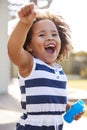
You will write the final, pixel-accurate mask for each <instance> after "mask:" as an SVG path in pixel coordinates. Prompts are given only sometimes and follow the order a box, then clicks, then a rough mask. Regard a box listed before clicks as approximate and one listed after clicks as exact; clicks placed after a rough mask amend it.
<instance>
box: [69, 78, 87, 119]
mask: <svg viewBox="0 0 87 130" xmlns="http://www.w3.org/2000/svg"><path fill="white" fill-rule="evenodd" d="M67 85H68V87H71V88H76V89H82V90H87V79H78V80H77V79H72V80H71V79H70V80H68V84H67ZM83 116H85V117H87V104H86V107H85V113H84V115H83Z"/></svg>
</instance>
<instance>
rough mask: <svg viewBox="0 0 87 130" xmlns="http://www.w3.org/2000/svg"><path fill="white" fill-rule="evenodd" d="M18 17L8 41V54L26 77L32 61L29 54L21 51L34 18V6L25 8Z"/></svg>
mask: <svg viewBox="0 0 87 130" xmlns="http://www.w3.org/2000/svg"><path fill="white" fill-rule="evenodd" d="M18 15H19V18H20V20H19V22H18V24H17V25H16V27H15V29H14V30H13V32H12V34H11V36H10V38H9V40H8V54H9V57H10V59H11V60H12V62H13V63H14V64H16V65H17V66H18V67H19V71H20V73H21V75H22V76H26V75H28V73H29V72H30V71H31V68H32V64H33V60H32V56H31V54H29V52H27V51H26V50H24V49H23V45H24V42H25V39H26V36H27V33H28V31H29V28H30V27H31V25H32V23H33V20H34V18H35V17H36V14H35V11H34V5H33V4H30V5H27V6H25V7H24V8H22V9H21V10H20V11H19V12H18Z"/></svg>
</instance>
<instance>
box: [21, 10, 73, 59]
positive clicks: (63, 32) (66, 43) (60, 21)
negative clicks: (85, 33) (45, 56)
mask: <svg viewBox="0 0 87 130" xmlns="http://www.w3.org/2000/svg"><path fill="white" fill-rule="evenodd" d="M43 19H49V20H51V21H52V22H53V23H54V24H55V25H56V28H57V30H58V32H59V36H60V40H61V50H60V52H59V55H58V56H57V59H56V60H57V61H62V60H64V59H66V58H68V56H69V52H70V51H71V50H72V48H73V47H72V44H71V29H70V27H69V25H68V24H66V22H65V21H64V18H63V17H62V16H61V15H59V14H58V13H57V14H56V15H55V14H53V13H50V12H49V11H46V12H45V13H39V14H38V15H37V17H36V19H35V20H34V22H33V24H32V26H31V28H30V29H29V32H28V34H27V37H26V40H25V43H24V46H23V48H24V49H25V50H27V45H28V44H29V42H30V41H31V39H32V28H33V25H34V24H35V23H36V22H38V21H40V20H43Z"/></svg>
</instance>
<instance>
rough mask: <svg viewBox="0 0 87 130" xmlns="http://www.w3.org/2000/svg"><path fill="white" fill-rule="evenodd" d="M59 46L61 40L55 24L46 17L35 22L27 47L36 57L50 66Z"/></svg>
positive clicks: (58, 50)
mask: <svg viewBox="0 0 87 130" xmlns="http://www.w3.org/2000/svg"><path fill="white" fill-rule="evenodd" d="M60 48H61V40H60V37H59V34H58V30H57V28H56V26H55V24H54V23H53V22H52V21H51V20H48V19H44V20H40V21H38V22H36V23H35V24H34V26H33V30H32V39H31V42H30V43H29V45H28V47H27V49H28V51H29V52H30V53H31V54H32V55H33V56H34V57H36V58H39V59H41V60H42V61H44V62H45V63H47V64H49V65H51V66H52V64H53V63H54V61H55V60H56V58H57V56H58V54H59V52H60Z"/></svg>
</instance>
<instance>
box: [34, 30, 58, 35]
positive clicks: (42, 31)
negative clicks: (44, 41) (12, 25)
mask: <svg viewBox="0 0 87 130" xmlns="http://www.w3.org/2000/svg"><path fill="white" fill-rule="evenodd" d="M44 32H46V30H41V31H39V32H37V33H36V34H39V33H44ZM51 32H52V33H53V32H56V33H58V31H57V30H51Z"/></svg>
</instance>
